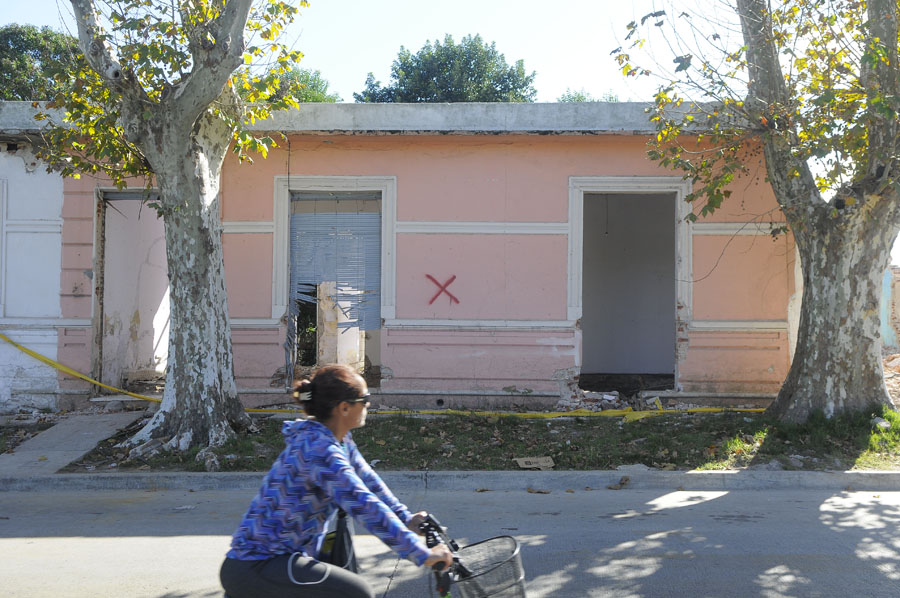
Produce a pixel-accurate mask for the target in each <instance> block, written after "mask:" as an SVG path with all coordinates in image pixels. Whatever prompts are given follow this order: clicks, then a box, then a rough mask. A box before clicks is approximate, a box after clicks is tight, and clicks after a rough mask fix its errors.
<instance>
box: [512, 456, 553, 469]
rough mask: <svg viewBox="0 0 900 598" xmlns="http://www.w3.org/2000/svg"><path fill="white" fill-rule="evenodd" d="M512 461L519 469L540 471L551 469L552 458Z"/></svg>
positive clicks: (523, 458) (530, 458)
mask: <svg viewBox="0 0 900 598" xmlns="http://www.w3.org/2000/svg"><path fill="white" fill-rule="evenodd" d="M513 460H514V461H515V462H516V463H518V464H519V468H521V469H540V470H541V471H547V470H548V469H553V458H552V457H520V458H518V459H513Z"/></svg>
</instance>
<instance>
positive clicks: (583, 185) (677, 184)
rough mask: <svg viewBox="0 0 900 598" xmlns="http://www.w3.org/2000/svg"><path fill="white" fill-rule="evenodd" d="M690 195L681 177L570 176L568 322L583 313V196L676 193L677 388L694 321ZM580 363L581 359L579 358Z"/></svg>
mask: <svg viewBox="0 0 900 598" xmlns="http://www.w3.org/2000/svg"><path fill="white" fill-rule="evenodd" d="M690 192H691V183H690V181H686V180H684V179H682V178H681V177H679V176H660V177H640V176H635V177H617V176H573V177H569V272H568V283H569V288H568V319H569V320H576V321H577V320H579V319H581V317H582V314H583V306H582V297H581V293H582V282H583V268H584V263H583V262H584V255H583V252H584V196H585V194H586V193H606V194H611V193H615V194H620V195H645V194H659V193H673V194H674V195H675V222H673V223H672V225H673V226H674V227H675V272H673V275H674V276H675V305H673V306H672V311H673V314H672V316H673V317H674V318H675V347H672V350H673V352H674V362H675V385H676V388H678V362H679V357H680V356H683V355H684V353H685V351H686V350H687V338H686V335H685V332H686V331H687V327H688V325H689V324H690V322H691V320H692V293H693V285H692V282H691V281H692V280H693V267H692V263H691V254H692V251H691V232H692V225H691V222H690V221H688V220H687V219H686V217H687V215H688V214H689V213H690V205H689V204H688V203H687V202H686V201H685V200H684V198H685V196H686V195H687V194H688V193H690ZM579 361H581V359H580V358H579Z"/></svg>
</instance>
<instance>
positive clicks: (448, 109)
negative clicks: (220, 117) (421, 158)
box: [0, 102, 655, 136]
mask: <svg viewBox="0 0 900 598" xmlns="http://www.w3.org/2000/svg"><path fill="white" fill-rule="evenodd" d="M650 106H651V105H650V104H647V103H644V102H573V103H546V104H531V103H506V102H491V103H486V102H485V103H480V102H479V103H453V104H349V103H347V104H301V106H300V107H299V108H298V109H295V110H285V111H279V112H277V113H275V114H274V115H273V116H272V117H271V118H269V119H268V120H265V121H258V122H256V123H254V124H252V125H249V127H248V128H249V129H250V130H255V131H259V132H263V131H280V132H284V133H300V134H351V135H352V134H357V135H365V134H380V135H391V134H393V135H414V134H495V135H499V134H539V135H566V134H568V135H585V134H618V135H634V134H641V135H646V134H649V133H655V128H654V126H653V123H651V122H650V117H649V114H648V113H647V112H646V110H647V108H649V107H650ZM37 112H38V110H37V109H36V108H34V107H33V106H32V103H31V102H0V132H2V133H3V134H4V135H6V136H15V135H29V134H37V133H39V132H40V130H41V128H42V126H43V123H41V122H40V121H36V120H34V115H35V114H36V113H37Z"/></svg>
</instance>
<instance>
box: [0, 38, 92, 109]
mask: <svg viewBox="0 0 900 598" xmlns="http://www.w3.org/2000/svg"><path fill="white" fill-rule="evenodd" d="M83 61H84V58H83V56H82V54H81V50H80V49H79V47H78V40H76V39H75V38H74V37H72V36H71V35H67V34H65V33H59V32H57V31H53V30H52V29H50V28H49V27H42V28H40V29H38V28H37V27H35V26H34V25H16V24H11V25H4V26H3V27H0V100H3V101H14V100H19V101H30V100H49V99H50V98H52V97H55V96H56V94H57V91H58V84H57V82H56V80H55V79H56V77H58V76H61V75H63V74H65V73H68V72H71V71H74V70H77V69H78V68H79V65H80V64H82V63H83Z"/></svg>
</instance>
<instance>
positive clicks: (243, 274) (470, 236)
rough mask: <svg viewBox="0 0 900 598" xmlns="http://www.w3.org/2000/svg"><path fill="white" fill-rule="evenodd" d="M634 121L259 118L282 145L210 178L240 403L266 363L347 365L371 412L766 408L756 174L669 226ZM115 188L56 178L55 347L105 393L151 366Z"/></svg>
mask: <svg viewBox="0 0 900 598" xmlns="http://www.w3.org/2000/svg"><path fill="white" fill-rule="evenodd" d="M643 109H644V105H642V104H641V105H638V104H629V103H611V104H608V103H585V104H415V105H403V104H397V105H374V104H311V105H305V106H303V107H302V108H301V110H300V111H298V112H294V113H290V114H284V115H280V116H279V117H278V118H277V119H276V120H274V121H269V122H268V123H264V124H263V125H260V127H259V128H260V129H263V130H274V131H278V132H283V133H284V134H285V135H287V139H288V141H287V142H280V146H281V147H280V148H278V149H277V150H275V151H273V152H271V153H270V155H269V157H268V158H267V159H257V160H256V161H255V162H254V163H253V164H244V165H239V164H238V163H237V162H236V161H234V162H229V163H228V164H227V165H226V168H225V173H224V176H223V181H222V186H221V202H222V220H223V222H222V226H223V235H224V248H225V266H226V275H227V285H228V301H229V309H230V315H231V319H232V325H233V341H234V351H235V364H236V374H237V376H238V385H239V387H240V389H241V392H242V398H243V399H244V401H245V403H246V404H248V405H262V404H271V403H273V402H277V401H278V400H279V399H280V398H281V397H280V396H279V397H275V396H274V395H282V393H283V392H284V381H285V368H286V361H287V359H286V354H287V355H288V356H289V358H290V359H293V360H294V361H296V359H301V360H303V361H305V362H306V363H308V364H311V363H314V362H316V361H318V362H320V363H324V362H334V361H339V362H345V363H353V364H356V365H357V366H358V367H360V369H364V370H365V371H366V373H367V374H368V375H369V377H370V380H372V382H373V386H377V387H378V388H376V389H374V390H375V393H373V394H378V395H379V398H378V401H379V402H381V403H382V404H386V405H407V406H419V407H433V406H438V405H442V406H475V405H478V406H487V405H497V406H500V405H506V406H508V405H511V404H517V405H524V406H531V407H534V408H545V407H548V406H552V405H554V404H555V403H556V401H557V400H558V399H559V398H560V397H561V396H562V395H565V394H567V393H568V390H567V389H568V384H569V383H571V382H573V381H574V380H575V378H576V376H581V378H582V380H588V379H591V378H592V376H593V378H595V379H598V380H601V381H602V380H611V379H612V378H611V377H610V376H612V375H626V374H629V375H633V374H640V375H644V377H645V378H646V379H651V378H652V379H653V380H655V381H656V383H657V385H658V386H657V387H656V388H658V389H661V390H666V389H668V391H669V392H668V394H675V395H678V396H682V397H685V398H689V397H698V396H699V397H717V398H723V397H724V398H730V399H732V400H734V401H737V402H741V401H746V400H748V399H751V398H755V399H760V398H765V397H768V396H773V395H774V393H775V392H777V390H778V388H779V387H780V385H781V382H782V380H783V379H784V377H785V375H786V373H787V369H788V366H789V363H790V355H791V351H792V344H793V343H792V341H793V336H794V332H793V331H794V330H796V320H797V317H796V313H797V309H798V307H799V297H800V293H799V279H798V275H797V267H796V266H797V264H796V261H797V260H796V258H795V249H794V246H793V243H792V240H791V238H790V236H785V235H781V236H778V237H776V238H774V239H773V238H772V237H771V235H770V234H769V231H770V225H769V223H770V222H771V221H773V220H774V221H776V222H780V221H781V215H780V213H779V212H778V210H777V205H776V203H775V199H774V196H773V194H772V192H771V189H770V188H769V186H768V184H767V183H765V182H764V173H763V172H759V173H758V175H757V177H756V178H752V179H744V180H739V181H737V182H736V183H735V184H734V187H733V195H732V197H731V198H730V199H729V200H728V201H727V202H726V204H725V206H724V207H723V208H722V209H721V210H719V211H718V212H716V214H715V215H714V216H712V217H710V218H705V219H702V220H700V221H698V222H697V223H693V224H691V223H689V222H687V221H686V220H685V216H686V215H687V214H688V213H689V210H690V209H691V206H690V205H689V204H687V203H686V202H684V201H683V198H684V196H685V195H686V194H687V193H689V192H690V183H689V182H687V181H684V180H682V179H681V177H679V176H673V173H672V172H670V171H666V170H664V169H661V168H659V167H657V166H656V165H655V164H654V163H652V162H651V161H649V160H648V159H647V157H646V147H645V144H646V140H647V138H648V136H649V135H651V134H655V133H654V132H653V131H651V129H650V124H649V122H648V120H647V115H646V114H644V111H643ZM136 197H139V194H134V193H132V194H130V195H129V194H128V193H124V194H123V193H121V192H115V191H113V190H109V189H106V188H104V187H103V186H98V185H97V184H96V182H95V181H91V180H88V179H82V180H66V181H65V183H64V202H63V206H62V214H61V219H62V233H61V235H62V236H61V246H62V259H61V273H60V280H61V284H60V316H59V318H60V321H59V325H58V326H56V329H57V332H58V351H57V354H58V357H59V359H60V361H62V362H63V363H67V364H68V365H70V366H72V367H75V368H76V369H81V370H82V371H85V372H87V373H93V374H94V375H96V376H99V377H100V378H101V379H103V380H104V382H109V383H112V384H122V383H124V382H126V381H127V380H128V379H134V378H140V377H146V376H148V375H153V373H154V372H160V371H162V370H163V369H164V366H165V346H166V344H165V335H166V334H167V328H166V326H167V318H166V314H167V307H166V305H167V289H166V280H165V254H164V251H163V247H162V244H161V242H160V237H161V222H160V221H159V220H157V219H156V217H155V212H153V210H151V209H149V208H147V207H146V206H144V207H143V208H142V207H141V203H140V202H139V201H133V200H134V199H135V198H136ZM98 198H104V199H106V200H107V201H105V202H99V201H98ZM98 224H99V225H100V226H98ZM298 319H299V320H300V321H301V322H305V323H301V325H300V327H299V328H300V329H299V330H298V324H297V321H298ZM312 326H314V327H315V331H314V332H312V333H310V334H304V330H305V328H306V327H312ZM286 344H287V346H288V350H287V352H286V349H285V346H286ZM598 376H599V377H598ZM604 376H606V377H607V378H604ZM600 383H601V384H602V383H603V382H600ZM60 385H61V386H62V387H63V388H65V387H70V388H71V389H72V390H77V389H78V388H83V384H82V383H76V382H70V381H65V382H63V381H62V379H60ZM657 394H664V393H657Z"/></svg>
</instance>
